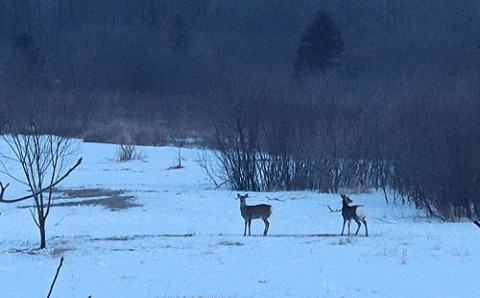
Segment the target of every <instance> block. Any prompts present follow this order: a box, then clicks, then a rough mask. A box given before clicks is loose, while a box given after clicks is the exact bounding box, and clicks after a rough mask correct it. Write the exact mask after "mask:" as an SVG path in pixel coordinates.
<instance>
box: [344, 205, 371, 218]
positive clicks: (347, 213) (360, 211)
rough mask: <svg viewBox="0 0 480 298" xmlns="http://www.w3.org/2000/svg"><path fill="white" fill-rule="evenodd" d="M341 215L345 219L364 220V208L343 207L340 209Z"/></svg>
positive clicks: (358, 206) (360, 206) (359, 206)
mask: <svg viewBox="0 0 480 298" xmlns="http://www.w3.org/2000/svg"><path fill="white" fill-rule="evenodd" d="M342 215H343V217H344V218H345V219H352V218H355V217H356V218H362V219H363V218H365V215H366V214H365V207H363V205H356V206H345V207H344V208H343V209H342Z"/></svg>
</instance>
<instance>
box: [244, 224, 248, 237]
mask: <svg viewBox="0 0 480 298" xmlns="http://www.w3.org/2000/svg"><path fill="white" fill-rule="evenodd" d="M247 224H248V220H245V230H244V231H243V236H247Z"/></svg>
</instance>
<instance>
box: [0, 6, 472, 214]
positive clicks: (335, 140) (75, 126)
mask: <svg viewBox="0 0 480 298" xmlns="http://www.w3.org/2000/svg"><path fill="white" fill-rule="evenodd" d="M319 11H322V12H325V13H326V14H328V16H329V17H330V19H331V20H332V21H333V22H334V23H335V25H336V27H337V28H338V29H339V32H340V34H341V41H342V43H341V44H340V43H338V44H337V45H336V47H335V51H336V52H335V53H336V54H339V56H338V57H335V59H333V60H332V63H328V64H326V66H325V68H323V69H321V71H320V72H318V73H309V74H308V75H304V76H299V75H298V73H295V71H296V69H297V70H298V69H299V68H298V61H299V59H298V56H297V55H298V53H299V52H300V51H298V50H299V47H300V45H301V42H302V34H303V33H304V32H305V30H306V28H308V26H310V25H311V24H312V21H313V20H314V18H315V16H316V15H317V13H318V12H319ZM478 11H480V3H479V2H478V1H468V0H463V1H446V0H445V1H426V0H412V1H395V0H382V1H355V0H344V1H335V0H325V1H314V0H299V1H291V0H276V1H260V0H259V1H233V0H232V1H230V0H228V1H226V0H221V1H220V0H184V1H183V0H170V1H167V0H165V1H161V0H138V1H128V0H102V1H98V0H59V1H54V0H22V1H18V0H0V109H1V115H2V118H3V120H4V121H6V122H7V123H8V124H9V126H8V127H10V129H21V128H22V127H25V126H26V125H27V124H28V123H30V122H32V121H34V122H37V123H41V124H42V126H43V127H45V128H46V129H47V130H49V131H51V132H53V133H58V134H63V135H69V136H76V137H82V138H86V139H89V140H95V141H114V142H124V143H127V142H131V143H137V144H163V143H165V142H170V141H171V139H178V138H187V137H189V138H190V137H196V136H201V140H203V141H204V145H207V146H211V147H215V148H217V149H219V151H218V152H219V155H218V157H219V159H220V160H221V161H222V163H223V165H224V169H225V171H226V173H227V175H228V177H229V181H230V183H231V185H232V186H233V187H234V188H237V189H244V190H275V189H312V190H319V191H328V192H339V191H342V190H346V189H357V188H360V189H364V188H365V189H366V188H371V187H376V188H381V189H384V190H385V189H387V188H392V189H394V190H396V191H397V192H398V193H400V194H401V195H403V196H404V197H405V198H408V199H409V200H410V201H413V202H415V204H417V206H419V207H422V208H426V210H428V211H429V212H430V214H431V215H437V216H442V217H444V218H447V219H456V218H458V217H462V216H468V217H471V218H472V217H475V216H478V215H480V205H479V204H480V198H479V196H478V194H479V193H480V189H479V188H480V181H479V179H480V176H479V174H480V173H479V171H480V170H479V169H480V157H479V152H480V101H479V100H478V99H479V95H480V94H479V91H480V90H479V82H480V77H479V66H480V65H479V62H480V61H479V60H480V50H479V47H478V46H479V45H480V40H479V36H480V35H479V28H480V15H479V14H478ZM332 40H335V38H333V39H332ZM296 63H297V64H296ZM327 66H328V67H327ZM386 199H387V200H388V199H389V198H387V197H386Z"/></svg>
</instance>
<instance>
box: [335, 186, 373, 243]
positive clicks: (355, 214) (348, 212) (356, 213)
mask: <svg viewBox="0 0 480 298" xmlns="http://www.w3.org/2000/svg"><path fill="white" fill-rule="evenodd" d="M341 196H342V205H343V206H342V216H343V228H342V235H343V232H344V230H345V223H346V222H347V220H348V235H350V222H351V221H352V219H353V220H355V222H356V223H357V225H358V229H357V232H356V233H355V235H358V231H359V230H360V226H361V225H362V224H361V223H362V222H363V224H364V225H365V236H366V237H368V228H367V221H366V220H365V207H363V206H362V205H355V206H349V205H348V204H350V203H352V202H353V201H352V200H351V199H350V198H349V197H347V196H346V195H341Z"/></svg>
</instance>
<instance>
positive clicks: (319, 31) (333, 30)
mask: <svg viewBox="0 0 480 298" xmlns="http://www.w3.org/2000/svg"><path fill="white" fill-rule="evenodd" d="M343 50H344V48H343V40H342V37H341V31H340V30H339V29H338V28H337V27H336V25H335V23H334V22H333V20H332V18H331V17H330V15H329V14H328V13H327V12H326V11H324V10H320V11H319V12H318V13H317V14H316V15H315V18H314V19H313V22H312V24H311V25H310V26H308V27H307V29H305V32H304V33H303V35H302V38H301V43H300V45H299V47H298V49H297V58H296V60H295V66H294V67H295V73H296V75H297V76H304V75H307V74H316V73H318V72H319V71H320V72H322V73H324V72H325V71H326V70H327V69H328V68H329V67H331V66H332V65H333V59H334V58H337V57H339V56H340V54H341V53H342V52H343Z"/></svg>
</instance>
